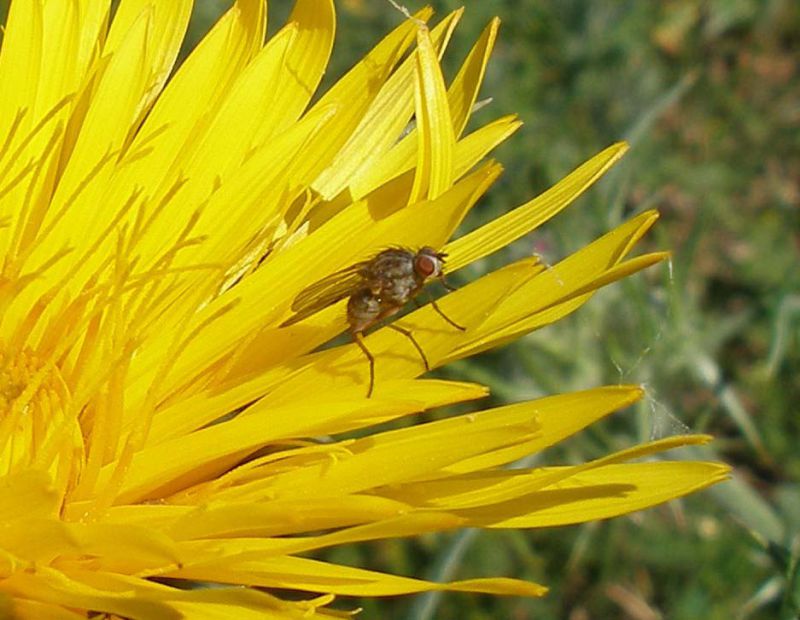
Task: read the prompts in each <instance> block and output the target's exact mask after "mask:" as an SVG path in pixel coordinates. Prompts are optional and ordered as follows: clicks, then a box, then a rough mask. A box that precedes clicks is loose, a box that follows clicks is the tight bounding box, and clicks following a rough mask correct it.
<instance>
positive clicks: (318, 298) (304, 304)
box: [280, 262, 368, 327]
mask: <svg viewBox="0 0 800 620" xmlns="http://www.w3.org/2000/svg"><path fill="white" fill-rule="evenodd" d="M367 265H368V262H362V263H356V264H355V265H351V266H350V267H346V268H345V269H342V270H341V271H337V272H335V273H332V274H331V275H329V276H327V277H325V278H322V280H318V281H317V282H314V284H311V285H310V286H307V287H306V288H304V289H303V290H302V291H300V293H298V295H297V297H295V299H294V301H293V302H292V310H294V314H293V315H292V316H290V317H289V318H288V319H286V320H285V321H284V322H283V323H281V325H280V326H281V327H287V326H289V325H294V324H295V323H299V322H300V321H302V320H303V319H306V318H308V317H310V316H311V315H312V314H316V313H317V312H319V311H320V310H324V309H325V308H327V307H328V306H330V305H332V304H335V303H336V302H337V301H340V300H342V299H344V298H345V297H350V295H352V294H353V293H354V292H356V291H357V290H358V289H359V288H361V287H362V286H363V284H364V281H365V277H364V270H365V267H366V266H367Z"/></svg>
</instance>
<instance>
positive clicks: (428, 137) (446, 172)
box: [408, 28, 456, 203]
mask: <svg viewBox="0 0 800 620" xmlns="http://www.w3.org/2000/svg"><path fill="white" fill-rule="evenodd" d="M416 59H417V64H416V71H415V76H416V79H415V81H414V102H415V105H414V109H415V112H416V120H417V131H418V135H419V140H418V148H417V170H416V174H415V175H414V185H413V186H412V188H411V195H410V196H409V199H408V201H409V202H410V203H415V202H417V201H419V200H421V199H422V198H429V199H435V198H438V197H439V196H440V195H441V194H442V193H443V192H445V191H447V189H449V188H450V186H451V185H452V184H453V175H454V169H453V150H454V148H455V141H456V137H455V133H454V131H453V122H452V120H451V118H450V106H449V104H448V102H447V92H446V90H445V86H444V78H443V77H442V72H441V69H440V68H439V62H438V58H437V57H436V53H435V51H434V49H433V44H432V42H431V39H430V35H429V34H428V29H427V28H420V29H419V30H418V31H417V54H416Z"/></svg>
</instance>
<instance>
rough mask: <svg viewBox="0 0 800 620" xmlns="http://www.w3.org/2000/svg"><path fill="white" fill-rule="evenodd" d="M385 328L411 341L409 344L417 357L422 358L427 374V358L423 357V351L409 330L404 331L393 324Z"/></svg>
mask: <svg viewBox="0 0 800 620" xmlns="http://www.w3.org/2000/svg"><path fill="white" fill-rule="evenodd" d="M386 327H388V328H390V329H393V330H394V331H396V332H400V333H401V334H403V335H404V336H405V337H406V338H408V339H409V340H410V341H411V344H413V345H414V348H415V349H416V350H417V353H419V356H420V357H421V358H422V363H423V364H425V371H426V372H427V371H429V370H430V369H431V367H430V364H428V357H427V356H426V355H425V351H423V350H422V347H421V346H419V342H417V339H416V338H414V334H412V333H411V331H410V330H408V329H406V328H405V327H400V326H399V325H394V324H389V325H387V326H386Z"/></svg>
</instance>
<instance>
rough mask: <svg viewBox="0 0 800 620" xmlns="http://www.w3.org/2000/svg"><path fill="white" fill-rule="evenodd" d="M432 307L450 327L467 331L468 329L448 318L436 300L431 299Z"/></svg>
mask: <svg viewBox="0 0 800 620" xmlns="http://www.w3.org/2000/svg"><path fill="white" fill-rule="evenodd" d="M431 305H432V306H433V309H434V310H436V312H438V313H439V316H440V317H442V318H443V319H444V320H445V321H447V322H448V323H449V324H450V325H452V326H453V327H455V328H456V329H457V330H459V331H462V332H465V331H467V328H466V327H464V326H463V325H459V324H458V323H456V322H455V321H454V320H453V319H451V318H450V317H449V316H447V315H446V314H445V313H444V312H442V309H441V308H440V307H439V304H437V303H436V300H435V299H433V298H431Z"/></svg>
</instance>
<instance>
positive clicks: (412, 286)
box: [369, 248, 423, 306]
mask: <svg viewBox="0 0 800 620" xmlns="http://www.w3.org/2000/svg"><path fill="white" fill-rule="evenodd" d="M414 256H415V255H414V254H413V253H411V252H409V251H408V250H402V249H395V248H392V249H389V250H384V251H383V252H381V253H380V254H378V256H376V257H375V259H374V260H373V262H372V264H371V265H370V278H369V279H370V289H371V290H372V292H373V293H374V294H375V295H376V296H377V297H378V298H379V299H380V301H381V303H382V304H383V305H384V306H390V305H398V306H402V305H405V303H406V302H407V301H408V300H409V299H410V298H411V297H412V296H413V295H414V294H415V293H416V292H417V291H418V290H419V288H420V287H421V286H422V283H423V281H422V280H420V278H419V275H418V274H417V273H416V271H415V269H414Z"/></svg>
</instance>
